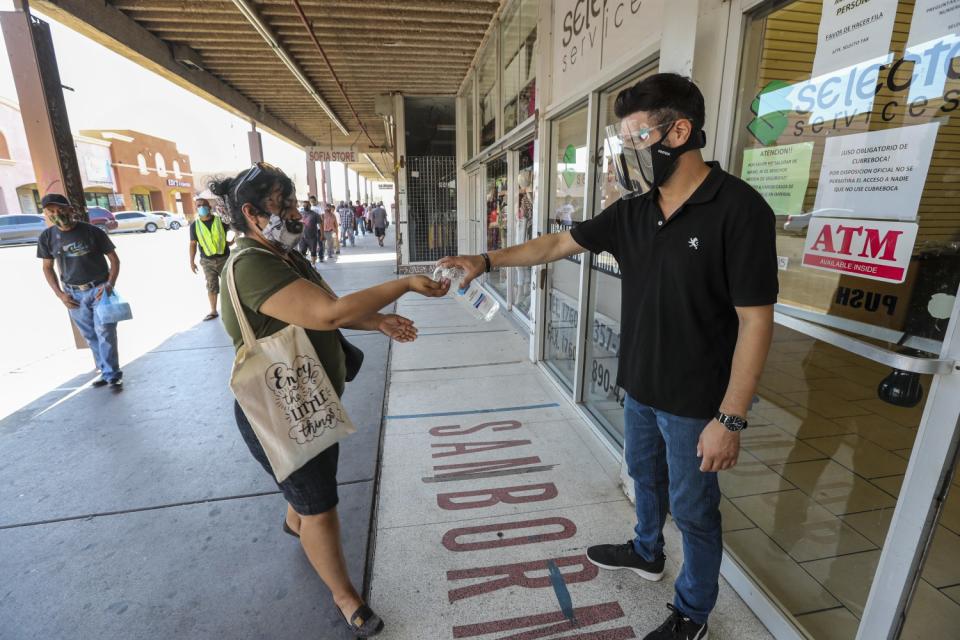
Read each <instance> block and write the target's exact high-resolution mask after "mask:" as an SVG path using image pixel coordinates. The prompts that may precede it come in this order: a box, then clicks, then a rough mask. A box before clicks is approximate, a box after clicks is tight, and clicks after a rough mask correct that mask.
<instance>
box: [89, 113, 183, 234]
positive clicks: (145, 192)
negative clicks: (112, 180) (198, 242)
mask: <svg viewBox="0 0 960 640" xmlns="http://www.w3.org/2000/svg"><path fill="white" fill-rule="evenodd" d="M80 134H81V135H82V136H84V137H85V138H89V139H94V140H102V141H107V142H109V143H110V153H111V158H112V164H113V172H114V175H115V176H116V190H117V193H118V194H120V195H121V196H122V198H123V205H122V208H124V209H132V210H137V211H172V212H176V213H182V214H185V215H188V216H192V215H193V193H194V184H193V172H192V170H191V166H190V158H189V156H187V155H186V154H184V153H181V152H180V151H179V150H178V149H177V145H176V143H175V142H172V141H170V140H165V139H163V138H158V137H156V136H151V135H149V134H146V133H141V132H139V131H130V130H127V129H109V130H84V131H81V132H80Z"/></svg>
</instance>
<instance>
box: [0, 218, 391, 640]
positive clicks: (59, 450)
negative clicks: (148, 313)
mask: <svg viewBox="0 0 960 640" xmlns="http://www.w3.org/2000/svg"><path fill="white" fill-rule="evenodd" d="M388 240H390V241H391V242H392V235H391V238H388ZM320 268H321V272H322V273H323V274H324V276H325V277H327V278H328V280H329V282H330V283H331V285H332V286H333V287H334V289H335V290H337V291H338V292H340V293H345V292H348V291H351V290H356V289H360V288H363V287H366V286H370V285H371V284H375V283H377V282H380V281H383V280H386V279H389V278H392V277H394V276H393V270H394V254H393V253H392V252H390V249H389V248H386V249H381V248H379V247H377V246H376V241H375V239H374V238H373V237H372V236H367V237H366V238H364V239H362V240H361V241H360V242H359V243H358V246H357V247H356V248H347V249H344V250H343V253H342V257H341V260H340V261H339V262H338V263H333V264H331V263H327V264H324V265H321V267H320ZM348 335H350V339H351V340H352V341H353V342H354V343H355V344H356V345H357V346H359V347H360V348H361V349H363V350H364V352H365V354H366V359H365V362H364V366H363V369H362V371H361V373H360V375H359V376H358V378H357V380H355V381H354V382H352V383H350V384H349V385H348V390H347V392H346V394H345V397H344V402H345V404H346V406H347V409H348V411H349V412H350V415H351V417H352V418H353V420H354V422H355V423H356V424H357V427H358V432H357V433H356V434H355V435H354V436H352V437H351V439H350V445H349V446H345V447H343V449H342V453H341V456H340V473H339V482H340V499H341V502H340V508H339V510H340V516H341V519H342V522H343V530H344V539H345V547H346V554H347V558H348V562H349V565H350V571H351V575H352V576H353V579H354V582H355V584H357V585H358V586H359V585H362V584H363V581H364V573H365V567H366V557H367V543H368V532H369V530H370V520H371V514H372V511H371V510H372V507H373V490H374V478H375V469H376V463H377V451H378V448H379V443H380V427H381V424H382V420H381V415H382V407H383V398H384V384H385V378H386V366H387V358H388V351H389V344H388V341H387V339H386V338H385V337H383V336H381V335H380V334H373V333H356V332H348ZM233 357H234V350H233V347H232V345H231V344H230V342H229V339H228V338H227V336H226V334H225V333H224V331H223V328H222V326H221V324H220V323H219V322H206V323H201V324H198V325H196V326H195V327H193V328H192V329H190V330H189V331H186V332H183V333H180V334H178V335H175V336H173V337H171V338H170V339H169V340H167V341H166V342H165V343H164V344H162V345H161V346H160V347H158V348H156V349H154V350H152V351H150V352H149V353H147V354H146V355H144V356H142V357H140V358H138V359H137V360H135V361H133V362H132V363H130V364H129V365H128V366H127V367H126V368H125V382H126V384H125V386H126V388H125V389H124V390H123V391H122V392H119V393H114V392H112V391H110V390H109V389H93V388H90V387H89V386H88V383H89V382H90V381H91V380H92V379H93V373H92V372H91V373H90V374H89V375H87V376H84V377H81V378H78V379H76V380H74V381H72V382H70V383H67V384H65V385H62V386H61V387H60V388H58V389H54V390H51V391H50V392H49V393H47V394H45V395H44V396H43V397H41V398H40V399H38V400H37V401H35V402H32V403H30V404H29V405H27V406H25V407H23V408H21V409H20V410H18V411H16V412H14V413H13V414H11V415H10V416H8V417H7V418H6V419H4V420H2V421H0V576H2V580H0V638H3V640H26V639H31V638H36V639H43V640H48V639H54V638H55V639H57V640H66V639H74V638H75V639H78V640H91V639H97V640H101V639H114V638H115V639H117V640H120V639H123V640H129V639H132V638H138V639H147V638H149V639H158V640H159V639H164V640H166V639H169V638H189V639H195V638H197V639H199V638H210V639H221V638H231V639H241V638H242V639H246V638H249V639H251V640H253V639H257V640H262V639H265V638H324V639H327V638H330V639H337V638H348V637H352V636H351V635H350V634H348V633H346V632H345V630H344V627H343V623H342V620H341V619H340V616H339V614H338V613H337V612H336V611H335V610H334V608H333V606H332V603H331V602H330V598H329V594H328V592H327V590H326V588H325V587H324V586H323V585H322V583H321V582H320V580H319V578H318V577H317V576H316V574H315V573H314V571H313V569H312V568H311V567H310V565H309V563H308V562H307V560H306V558H305V556H304V555H303V552H302V551H301V549H300V545H299V544H298V543H297V541H296V540H294V539H293V538H291V537H289V536H287V535H286V534H284V533H282V531H281V528H280V525H281V519H282V517H283V514H284V511H285V502H284V500H283V498H282V496H281V495H280V494H279V492H278V491H277V488H276V486H275V485H274V483H273V482H272V481H271V479H270V478H269V476H267V475H266V474H265V473H264V471H263V469H262V468H261V467H260V466H259V465H258V464H257V463H256V462H255V461H254V460H253V458H252V457H251V456H250V454H249V452H248V450H247V448H246V446H245V445H244V443H243V441H242V440H241V438H240V436H239V434H238V433H237V428H236V424H235V423H234V418H233V408H232V404H233V397H232V395H231V393H230V391H229V389H228V388H227V379H228V377H229V374H230V368H231V365H232V362H233ZM73 387H79V389H77V390H72V389H71V388H73Z"/></svg>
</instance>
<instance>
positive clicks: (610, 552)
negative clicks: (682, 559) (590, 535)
mask: <svg viewBox="0 0 960 640" xmlns="http://www.w3.org/2000/svg"><path fill="white" fill-rule="evenodd" d="M587 559H588V560H590V562H592V563H593V564H595V565H597V566H598V567H600V568H601V569H630V571H633V572H634V573H635V574H637V575H638V576H640V577H641V578H644V579H646V580H650V581H651V582H657V581H659V580H660V579H661V578H663V565H664V561H665V560H666V559H665V558H664V556H662V555H661V556H660V557H659V558H657V559H656V560H655V561H653V562H647V561H646V560H644V559H643V557H642V556H640V554H638V553H637V552H636V551H634V550H633V541H630V542H627V543H626V544H598V545H596V546H594V547H590V548H589V549H587Z"/></svg>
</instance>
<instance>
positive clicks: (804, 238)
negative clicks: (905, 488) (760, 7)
mask: <svg viewBox="0 0 960 640" xmlns="http://www.w3.org/2000/svg"><path fill="white" fill-rule="evenodd" d="M834 4H835V3H832V2H811V1H800V2H793V3H790V4H788V5H786V6H782V7H781V8H779V9H777V10H775V11H773V12H770V13H768V14H766V15H758V16H755V17H754V18H753V19H752V20H751V21H750V23H749V28H748V31H747V40H746V47H745V53H744V56H743V59H744V61H745V68H744V69H743V70H742V71H741V74H740V77H741V78H743V79H744V81H743V82H744V84H743V85H742V86H741V87H740V95H739V98H738V106H737V108H738V125H737V130H736V131H737V138H736V144H735V147H734V154H733V157H732V158H731V163H730V167H731V170H732V171H733V172H734V173H736V174H738V175H740V176H741V177H742V178H743V179H744V180H746V181H747V182H749V183H750V184H752V185H753V186H754V187H755V188H756V189H757V190H758V191H759V192H760V193H761V194H762V195H763V196H764V197H765V198H766V200H767V202H768V203H769V204H770V206H771V208H772V209H773V210H774V212H775V214H776V215H777V253H778V257H779V265H780V298H779V301H780V305H779V306H778V311H781V312H782V313H784V314H787V315H791V316H795V317H799V318H801V319H806V320H811V321H814V322H817V323H820V324H825V325H828V326H830V327H831V328H833V329H834V330H837V331H840V332H844V333H847V334H850V335H853V336H854V337H856V338H858V339H860V340H863V341H866V342H869V343H872V344H874V345H876V346H878V347H881V348H883V349H885V350H888V351H894V352H906V353H908V354H910V355H914V356H921V357H930V356H934V355H936V354H938V353H939V351H940V348H941V341H942V340H943V338H944V335H945V331H946V328H947V323H948V321H949V318H950V314H951V311H952V309H953V305H954V300H955V296H956V294H957V285H958V281H960V209H958V208H957V207H956V204H955V203H956V197H957V191H958V190H957V184H958V181H957V174H956V148H957V143H956V139H957V138H958V137H960V136H958V133H960V120H956V119H955V118H953V117H951V116H953V111H955V110H956V109H957V107H958V105H960V100H958V99H957V98H958V97H960V80H958V79H957V74H956V73H954V69H955V65H956V60H953V59H950V58H949V56H946V55H942V53H943V52H944V51H945V50H949V49H951V48H954V47H955V45H956V43H957V41H958V38H960V36H958V34H957V33H956V32H955V31H956V30H955V29H951V26H954V27H955V25H956V24H957V20H956V17H957V16H956V14H957V13H958V10H957V9H955V8H950V9H948V10H945V11H940V9H943V8H944V7H946V5H945V4H943V3H940V4H937V3H932V2H920V1H917V2H913V1H906V0H904V1H902V2H899V3H897V2H892V3H886V4H888V5H893V6H895V7H896V10H895V11H891V10H882V11H881V10H879V9H877V10H874V7H873V5H872V4H870V3H849V6H846V5H845V6H844V7H839V6H837V7H835V6H834ZM867 5H870V6H867ZM841 9H843V10H841ZM938 12H939V13H938ZM943 13H948V14H951V15H950V16H945V15H941V14H943ZM953 50H954V51H956V49H953ZM930 384H931V380H930V379H928V378H926V377H922V376H917V375H915V374H908V373H904V372H900V373H898V374H894V372H892V371H891V369H890V368H889V367H885V366H881V365H878V364H876V363H874V362H872V361H869V360H865V359H863V358H861V357H859V356H856V355H853V354H851V353H849V352H847V351H844V350H841V349H839V348H836V347H833V346H830V345H829V344H826V343H824V342H819V341H816V340H813V339H811V338H808V337H806V336H804V335H802V334H800V333H797V332H794V331H792V330H788V329H784V328H783V327H778V328H777V331H776V336H775V339H774V344H773V348H772V350H771V354H770V357H769V359H768V362H767V366H766V369H765V371H764V373H763V377H762V379H761V385H760V391H759V397H760V399H759V402H758V404H757V406H756V407H755V410H754V411H753V412H752V415H753V416H754V419H753V422H752V424H751V427H750V429H748V430H747V431H746V432H745V433H744V435H743V436H742V440H741V441H742V445H743V453H742V454H741V459H740V464H739V465H738V466H737V467H736V468H735V469H733V470H731V471H728V472H725V473H723V474H721V476H720V478H721V488H722V490H723V494H724V501H723V508H724V528H725V530H726V531H727V533H726V536H725V537H726V544H727V547H728V550H729V551H730V552H731V553H732V554H733V555H734V556H735V557H736V558H737V560H738V561H739V562H740V563H741V564H742V565H743V566H744V567H745V568H746V569H747V570H748V571H749V572H750V573H751V574H753V576H754V577H755V578H756V579H757V581H758V583H759V585H760V586H761V587H762V588H763V589H764V590H766V591H767V593H768V594H769V595H770V596H772V597H773V598H774V599H775V600H776V601H777V602H778V603H779V604H780V606H781V607H782V608H783V609H785V610H786V611H788V612H789V613H790V614H791V615H792V616H793V617H794V619H795V620H796V621H797V622H798V624H799V625H800V626H801V627H802V628H803V629H804V630H805V631H806V632H807V633H809V634H810V635H811V636H812V637H816V638H819V637H830V638H853V637H854V635H855V634H856V631H857V628H858V626H859V619H860V617H861V615H862V614H863V607H864V605H865V602H866V598H867V595H868V593H869V591H870V587H871V583H872V582H873V578H874V573H875V571H876V567H877V563H878V560H879V557H880V553H881V549H882V547H883V544H884V539H885V535H886V529H887V526H888V525H889V522H890V518H891V516H892V513H893V508H894V507H895V505H896V500H897V496H898V495H899V487H900V483H901V482H902V480H903V477H904V472H905V470H906V465H907V461H908V459H909V458H910V452H911V449H912V447H913V443H914V438H915V436H916V432H917V427H918V425H919V422H920V418H921V415H922V411H923V407H924V404H925V402H926V394H927V393H929V392H930ZM891 386H896V390H897V391H899V392H900V394H899V396H898V394H895V393H892V392H891ZM898 397H899V402H900V404H901V405H904V404H906V405H912V406H895V405H894V404H892V402H893V401H895V400H897V399H898ZM955 502H956V500H955V499H954V505H953V508H954V512H952V513H955V509H956V504H955ZM944 514H945V515H944V518H943V520H942V521H941V525H940V527H938V529H937V537H935V543H934V546H935V549H931V551H930V554H931V556H932V555H933V553H934V550H936V551H937V553H938V554H941V555H940V556H939V557H940V558H941V562H938V563H937V564H938V565H939V566H937V567H933V566H932V564H933V562H931V561H928V563H927V568H926V569H925V570H924V572H923V574H922V576H921V579H920V582H919V583H918V585H919V586H918V588H917V590H916V596H915V600H914V608H915V609H917V610H920V611H922V614H919V615H914V616H913V617H912V618H911V620H908V625H909V624H913V625H917V626H915V627H914V632H912V633H911V634H910V635H909V637H925V636H930V637H936V636H937V635H938V632H937V631H936V630H938V629H939V630H946V631H941V632H939V635H942V634H943V633H946V634H947V635H949V634H950V633H953V630H955V629H957V628H958V626H960V598H957V597H956V596H957V594H956V593H955V590H954V591H951V587H952V586H953V585H956V584H958V583H960V575H956V574H957V571H958V570H957V569H956V567H957V566H958V565H957V562H956V558H957V557H960V536H958V535H957V533H960V531H958V529H957V528H956V527H957V526H958V525H957V522H956V519H955V518H956V516H955V515H953V516H950V522H952V525H951V524H950V522H948V521H947V520H948V516H947V512H946V511H945V512H944ZM951 526H952V527H955V528H951ZM943 558H948V559H949V560H943ZM949 574H953V575H949ZM934 620H936V622H934ZM944 625H945V626H944ZM918 630H919V631H918ZM903 637H907V636H906V635H905V636H903Z"/></svg>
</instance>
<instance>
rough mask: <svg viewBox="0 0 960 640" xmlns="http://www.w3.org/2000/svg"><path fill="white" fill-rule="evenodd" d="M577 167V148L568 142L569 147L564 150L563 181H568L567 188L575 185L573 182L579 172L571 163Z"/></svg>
mask: <svg viewBox="0 0 960 640" xmlns="http://www.w3.org/2000/svg"><path fill="white" fill-rule="evenodd" d="M571 164H572V165H574V167H576V164H577V148H576V147H575V146H573V145H572V144H568V145H567V148H566V149H564V150H563V174H562V175H563V181H564V182H566V183H567V188H568V189H569V188H570V187H572V186H573V183H574V182H575V181H576V179H577V172H576V171H574V170H573V169H570V165H571Z"/></svg>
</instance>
